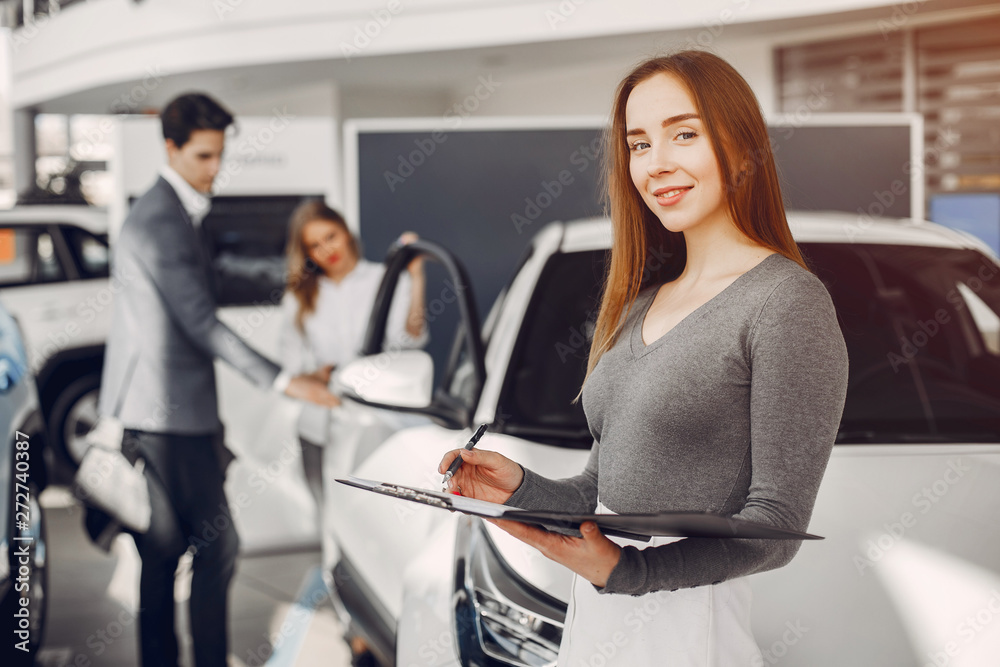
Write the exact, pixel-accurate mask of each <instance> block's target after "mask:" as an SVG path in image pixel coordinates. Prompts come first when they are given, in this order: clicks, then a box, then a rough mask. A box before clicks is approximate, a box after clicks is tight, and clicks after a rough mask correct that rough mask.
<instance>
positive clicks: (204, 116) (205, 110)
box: [160, 93, 233, 148]
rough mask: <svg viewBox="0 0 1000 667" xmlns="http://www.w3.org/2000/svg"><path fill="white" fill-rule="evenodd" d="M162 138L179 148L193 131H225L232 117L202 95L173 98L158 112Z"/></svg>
mask: <svg viewBox="0 0 1000 667" xmlns="http://www.w3.org/2000/svg"><path fill="white" fill-rule="evenodd" d="M160 121H161V122H162V123H163V138H164V139H170V140H171V141H173V142H174V145H176V146H177V148H181V147H183V146H184V144H186V143H187V142H188V139H190V138H191V132H193V131H194V130H223V131H224V130H225V129H226V128H227V127H229V126H230V125H232V124H233V115H232V114H231V113H229V112H228V111H226V109H225V108H223V106H222V105H221V104H219V103H218V102H216V101H215V100H213V99H212V98H211V97H209V96H208V95H205V94H204V93H186V94H184V95H181V96H179V97H175V98H174V99H172V100H171V101H170V103H169V104H167V106H165V107H163V111H161V112H160Z"/></svg>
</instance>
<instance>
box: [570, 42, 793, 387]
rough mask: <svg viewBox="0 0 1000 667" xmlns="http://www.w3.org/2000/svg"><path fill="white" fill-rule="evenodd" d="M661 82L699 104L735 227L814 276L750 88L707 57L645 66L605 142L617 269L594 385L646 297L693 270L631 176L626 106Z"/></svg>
mask: <svg viewBox="0 0 1000 667" xmlns="http://www.w3.org/2000/svg"><path fill="white" fill-rule="evenodd" d="M657 74H670V75H672V76H675V77H677V79H679V80H680V81H681V82H682V83H683V84H684V85H685V86H686V87H687V89H688V91H689V92H690V94H691V97H692V98H693V99H694V103H695V111H696V112H697V113H698V115H699V116H701V119H702V122H703V124H704V127H705V132H706V133H707V134H708V136H709V138H710V139H711V142H712V148H713V151H714V153H715V158H716V160H717V161H718V163H719V171H720V173H721V175H722V182H723V183H724V184H725V185H724V195H723V196H724V197H725V200H726V202H725V203H726V206H727V208H728V211H729V214H730V217H731V218H732V220H733V222H734V223H735V224H736V227H737V228H738V229H739V230H740V231H741V232H743V233H744V234H745V235H746V236H748V237H750V238H751V239H752V240H754V241H756V242H757V243H759V244H760V245H762V246H765V247H767V248H770V249H771V250H773V251H776V252H779V253H781V254H782V255H784V256H785V257H787V258H789V259H791V260H794V261H795V262H798V263H799V264H800V265H801V266H802V267H803V268H805V269H806V270H809V267H808V266H806V263H805V261H804V260H803V259H802V255H801V253H799V249H798V246H797V245H796V244H795V241H794V240H793V239H792V233H791V231H790V230H789V229H788V221H787V220H786V219H785V206H784V203H783V202H782V199H781V188H780V186H779V184H778V173H777V170H776V168H775V166H774V155H773V154H772V152H771V143H770V139H769V138H768V134H767V126H766V125H765V123H764V116H763V114H762V113H761V110H760V105H759V104H758V102H757V98H756V97H755V96H754V94H753V91H752V90H751V89H750V86H749V85H748V84H747V82H746V81H745V80H744V79H743V77H742V76H740V74H739V72H737V71H736V70H735V69H734V68H733V67H732V65H730V64H729V63H727V62H726V61H725V60H723V59H722V58H720V57H719V56H717V55H715V54H713V53H709V52H707V51H697V50H694V51H681V52H679V53H675V54H673V55H670V56H663V57H658V58H652V59H650V60H646V61H645V62H643V63H641V64H639V65H638V66H637V67H636V68H635V69H633V70H632V71H631V72H630V73H629V74H628V75H627V76H626V77H625V78H624V79H622V81H621V83H620V84H618V89H617V91H616V93H615V98H614V102H613V107H612V116H611V125H610V126H609V127H608V128H607V130H606V131H605V134H604V155H605V160H604V174H603V178H604V184H605V186H606V192H607V208H608V214H609V215H610V217H611V226H612V244H611V261H610V262H609V265H608V270H607V275H606V276H605V282H604V295H603V297H602V298H601V307H600V312H599V314H598V316H597V324H596V327H595V330H594V340H593V342H592V343H591V346H590V358H589V360H588V362H587V376H586V377H587V378H589V377H590V374H591V372H593V370H594V367H595V366H596V365H597V362H598V361H599V360H600V358H601V355H603V354H604V353H605V352H607V351H608V350H610V349H611V348H612V347H613V346H614V344H615V342H616V341H617V340H618V337H619V336H620V335H621V330H622V325H623V324H624V320H625V315H627V314H628V311H629V309H631V307H632V304H633V302H634V301H635V298H636V296H637V295H638V294H639V291H640V290H641V289H642V288H644V287H646V286H648V285H652V284H657V283H661V282H665V281H669V280H673V279H674V278H676V277H677V276H678V275H680V273H681V271H683V270H684V265H685V263H686V262H687V248H686V246H685V243H684V235H683V234H682V233H681V232H671V231H668V230H667V229H665V228H664V227H663V224H662V223H661V222H660V220H659V219H658V218H657V217H656V216H655V215H654V214H653V212H652V211H651V210H650V209H649V207H648V206H646V204H645V202H643V200H642V197H641V195H640V194H639V192H638V191H637V190H636V188H635V185H634V184H633V183H632V177H631V175H630V173H629V157H630V156H629V151H628V146H627V143H626V135H625V133H626V131H627V128H626V126H625V106H626V104H627V103H628V98H629V95H630V94H631V93H632V90H633V89H634V88H635V87H636V86H637V85H639V84H640V83H642V82H643V81H645V80H646V79H649V78H650V77H653V76H655V75H657ZM661 258H666V261H665V262H664V261H660V259H661ZM584 382H586V379H585V380H584Z"/></svg>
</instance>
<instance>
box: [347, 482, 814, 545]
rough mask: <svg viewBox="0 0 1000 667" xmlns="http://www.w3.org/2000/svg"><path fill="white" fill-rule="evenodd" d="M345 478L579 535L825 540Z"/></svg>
mask: <svg viewBox="0 0 1000 667" xmlns="http://www.w3.org/2000/svg"><path fill="white" fill-rule="evenodd" d="M337 481H338V482H340V483H341V484H346V485H348V486H353V487H356V488H359V489H364V490H365V491H371V492H373V493H378V494H380V495H385V496H390V497H393V498H399V499H401V500H408V501H410V502H414V503H420V504H422V505H428V506H430V507H437V508H439V509H444V510H448V511H449V512H461V513H462V514H470V515H472V516H478V517H483V518H487V519H509V520H511V521H520V522H521V523H527V524H532V525H536V526H540V527H542V528H545V529H546V530H552V531H554V532H559V533H564V534H567V533H568V534H575V535H577V536H579V534H580V532H579V528H580V524H582V523H584V522H585V521H593V522H595V523H596V524H597V527H598V528H600V529H601V532H602V533H604V534H605V535H611V536H615V537H624V538H628V539H632V540H639V541H642V542H648V541H649V539H650V538H651V537H654V536H656V537H714V538H742V539H764V540H822V539H824V538H822V537H820V536H818V535H810V534H809V533H801V532H799V531H795V530H789V529H787V528H778V527H776V526H770V525H767V524H763V523H759V522H756V521H747V520H746V519H735V518H732V517H726V516H722V515H720V514H713V513H712V512H659V513H656V514H573V513H570V512H551V511H539V510H525V509H521V508H518V507H511V506H509V505H499V504H497V503H491V502H487V501H485V500H477V499H476V498H466V497H465V496H457V495H452V494H450V493H442V492H440V491H431V490H430V489H418V488H414V487H410V486H403V485H402V484H390V483H388V482H377V481H374V480H370V479H361V478H360V477H354V476H351V477H348V478H347V479H338V480H337Z"/></svg>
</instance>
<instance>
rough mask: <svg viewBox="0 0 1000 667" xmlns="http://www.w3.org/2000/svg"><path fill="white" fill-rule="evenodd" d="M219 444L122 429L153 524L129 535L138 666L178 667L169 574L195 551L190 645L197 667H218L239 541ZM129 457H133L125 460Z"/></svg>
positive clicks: (198, 438) (221, 663) (226, 649)
mask: <svg viewBox="0 0 1000 667" xmlns="http://www.w3.org/2000/svg"><path fill="white" fill-rule="evenodd" d="M219 437H220V436H215V435H205V436H182V435H170V434H163V433H147V432H143V431H132V430H127V431H126V432H125V438H124V440H123V443H122V449H123V452H126V456H129V455H130V454H133V453H134V454H136V455H138V456H141V457H142V458H143V459H145V461H146V468H145V470H146V476H147V479H148V480H149V500H150V505H151V506H152V518H151V520H150V526H149V530H148V531H147V532H146V533H145V534H143V535H135V543H136V546H137V547H138V549H139V556H140V557H141V558H142V575H141V578H140V583H139V607H140V612H139V634H140V641H141V645H142V648H141V656H142V662H141V664H142V665H143V667H161V666H162V667H176V666H177V664H178V648H177V637H176V635H175V633H174V606H175V605H174V571H175V570H176V569H177V562H178V559H179V558H180V557H181V556H182V555H183V554H184V552H186V551H187V550H188V549H189V548H191V547H194V549H195V555H194V562H193V566H192V579H191V597H190V600H189V609H190V618H191V638H192V644H193V646H194V662H195V665H196V666H197V667H224V666H225V665H226V656H227V654H228V652H229V647H228V628H227V608H228V593H229V583H230V581H231V580H232V577H233V573H234V571H235V564H236V554H237V552H238V551H239V544H240V541H239V536H238V535H237V533H236V527H235V526H234V525H233V519H232V515H231V514H230V512H229V504H228V502H227V501H226V494H225V491H224V490H223V487H222V484H223V481H224V479H225V472H224V468H223V467H222V465H220V454H219V449H218V445H219ZM130 458H131V457H130Z"/></svg>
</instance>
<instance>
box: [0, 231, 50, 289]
mask: <svg viewBox="0 0 1000 667" xmlns="http://www.w3.org/2000/svg"><path fill="white" fill-rule="evenodd" d="M65 278H66V275H65V273H64V271H63V267H62V264H61V263H60V262H59V257H58V254H57V253H56V246H55V243H54V241H53V239H52V235H51V234H50V233H49V232H48V231H45V230H36V229H33V228H30V227H7V228H2V229H0V286H5V287H11V286H14V285H26V284H32V283H47V282H55V281H59V280H65Z"/></svg>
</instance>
